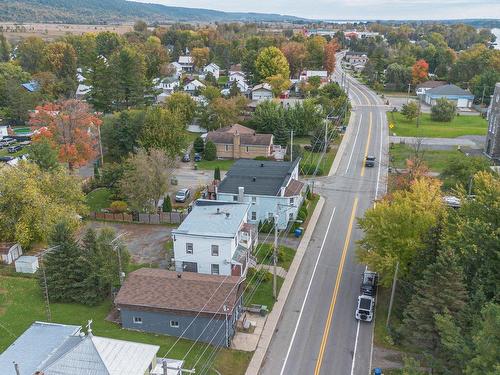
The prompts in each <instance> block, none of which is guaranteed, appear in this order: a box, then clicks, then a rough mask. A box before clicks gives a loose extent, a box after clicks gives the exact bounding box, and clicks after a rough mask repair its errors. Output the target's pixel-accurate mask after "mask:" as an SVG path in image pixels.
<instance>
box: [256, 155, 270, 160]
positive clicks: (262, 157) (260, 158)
mask: <svg viewBox="0 0 500 375" xmlns="http://www.w3.org/2000/svg"><path fill="white" fill-rule="evenodd" d="M254 160H261V161H264V160H268V158H267V157H266V156H256V157H255V158H254Z"/></svg>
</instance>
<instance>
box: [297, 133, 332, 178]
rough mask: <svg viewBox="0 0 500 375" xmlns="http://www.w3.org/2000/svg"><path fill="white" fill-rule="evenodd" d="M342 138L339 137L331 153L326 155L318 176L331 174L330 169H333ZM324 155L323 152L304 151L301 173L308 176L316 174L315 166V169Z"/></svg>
mask: <svg viewBox="0 0 500 375" xmlns="http://www.w3.org/2000/svg"><path fill="white" fill-rule="evenodd" d="M340 141H341V138H340V137H338V138H337V139H335V140H334V141H333V142H332V143H331V146H330V151H329V152H328V153H327V154H325V156H324V157H323V159H322V160H321V163H320V164H319V168H318V173H317V175H318V176H322V175H327V174H328V172H330V168H331V167H332V163H333V160H334V159H335V155H336V154H337V149H338V146H339V144H340ZM321 155H323V153H321V152H311V151H306V150H304V153H303V155H302V160H301V161H300V167H301V169H302V170H301V173H302V174H304V175H306V176H308V175H312V174H313V173H314V169H315V168H313V166H314V167H315V166H316V165H317V164H318V161H319V159H320V158H321Z"/></svg>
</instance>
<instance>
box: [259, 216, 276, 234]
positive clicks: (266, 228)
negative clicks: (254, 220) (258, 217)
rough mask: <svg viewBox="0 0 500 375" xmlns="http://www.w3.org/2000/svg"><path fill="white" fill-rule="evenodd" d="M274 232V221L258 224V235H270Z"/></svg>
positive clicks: (267, 220)
mask: <svg viewBox="0 0 500 375" xmlns="http://www.w3.org/2000/svg"><path fill="white" fill-rule="evenodd" d="M273 230H274V219H266V220H264V221H260V222H259V233H271V232H272V231H273Z"/></svg>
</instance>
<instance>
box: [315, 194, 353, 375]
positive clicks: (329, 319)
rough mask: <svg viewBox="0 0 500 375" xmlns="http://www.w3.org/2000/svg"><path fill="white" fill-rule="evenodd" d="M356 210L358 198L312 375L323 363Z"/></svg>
mask: <svg viewBox="0 0 500 375" xmlns="http://www.w3.org/2000/svg"><path fill="white" fill-rule="evenodd" d="M357 208H358V197H356V198H355V199H354V204H353V206H352V212H351V218H350V220H349V226H348V228H347V236H346V239H345V242H344V248H343V249H342V256H341V258H340V263H339V269H338V271H337V278H336V279H335V287H334V289H333V294H332V300H331V303H330V309H329V310H328V316H327V318H326V324H325V329H324V331H323V338H322V340H321V345H320V348H319V354H318V359H317V360H316V367H315V368H314V374H315V375H319V373H320V371H321V365H322V362H323V355H324V354H325V348H326V344H327V341H328V334H329V333H330V327H331V324H332V317H333V313H334V311H335V303H336V302H337V295H338V293H339V289H340V280H341V279H342V272H343V270H344V263H345V258H346V255H347V249H348V248H349V243H350V242H351V233H352V227H353V224H354V219H355V217H356V210H357Z"/></svg>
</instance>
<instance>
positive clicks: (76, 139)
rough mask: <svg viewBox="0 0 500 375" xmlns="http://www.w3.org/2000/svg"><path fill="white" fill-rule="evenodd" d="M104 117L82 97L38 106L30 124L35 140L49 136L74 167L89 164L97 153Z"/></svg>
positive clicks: (64, 160)
mask: <svg viewBox="0 0 500 375" xmlns="http://www.w3.org/2000/svg"><path fill="white" fill-rule="evenodd" d="M101 124H102V120H101V119H100V118H99V116H97V115H96V114H94V113H93V112H91V110H90V107H89V105H88V104H87V103H85V102H83V101H81V100H74V99H70V100H65V101H63V102H61V103H47V104H45V105H43V106H39V107H36V108H35V111H34V112H33V113H32V114H31V116H30V125H31V126H32V127H33V132H34V133H35V136H34V137H33V142H38V141H40V140H41V139H43V138H45V139H48V140H49V142H51V144H52V145H53V146H54V147H55V148H56V149H57V150H58V154H59V161H60V162H62V163H67V164H68V168H69V169H70V170H73V168H75V167H80V166H82V165H85V164H87V163H88V162H89V161H91V160H92V159H93V158H95V156H96V155H97V150H96V149H97V134H96V133H97V132H96V129H97V128H98V127H99V126H101Z"/></svg>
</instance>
